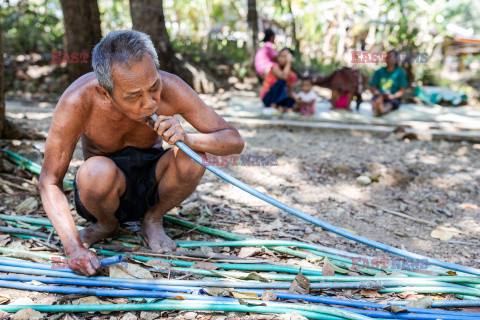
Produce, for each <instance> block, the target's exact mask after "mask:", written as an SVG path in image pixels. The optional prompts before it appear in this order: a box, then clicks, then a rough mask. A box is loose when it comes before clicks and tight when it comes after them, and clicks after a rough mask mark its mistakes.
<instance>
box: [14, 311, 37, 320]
mask: <svg viewBox="0 0 480 320" xmlns="http://www.w3.org/2000/svg"><path fill="white" fill-rule="evenodd" d="M10 319H12V320H40V319H43V314H41V313H40V312H38V311H35V310H33V309H32V308H26V309H22V310H20V311H18V312H16V313H14V314H13V315H11V316H10Z"/></svg>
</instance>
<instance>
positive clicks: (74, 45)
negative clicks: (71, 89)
mask: <svg viewBox="0 0 480 320" xmlns="http://www.w3.org/2000/svg"><path fill="white" fill-rule="evenodd" d="M60 3H61V4H62V11H63V25H64V26H65V38H64V50H65V52H66V53H67V54H68V58H69V60H71V63H68V61H67V70H68V78H69V81H70V83H72V82H73V81H75V80H76V79H77V78H78V77H80V76H82V75H84V74H85V73H88V72H90V71H92V67H91V66H92V54H91V53H92V50H93V47H94V46H95V45H96V44H97V43H99V42H100V40H101V39H102V30H101V28H100V12H99V10H98V4H97V0H83V1H77V0H60ZM73 53H76V54H78V55H79V59H78V61H76V60H74V58H73V57H74V56H72V54H73ZM81 53H84V54H85V53H88V58H84V57H85V56H86V55H82V54H81Z"/></svg>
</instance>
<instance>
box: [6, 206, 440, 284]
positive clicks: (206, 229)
mask: <svg viewBox="0 0 480 320" xmlns="http://www.w3.org/2000/svg"><path fill="white" fill-rule="evenodd" d="M0 218H2V219H4V220H8V221H12V220H13V221H15V220H18V221H23V222H27V223H32V224H40V225H45V226H51V223H50V221H49V220H47V219H39V218H30V217H16V216H15V217H12V216H8V215H4V214H0ZM164 219H165V220H167V221H171V222H173V223H177V224H179V225H181V226H184V227H189V228H196V230H199V231H202V232H206V233H209V234H212V235H217V236H220V237H225V238H229V239H234V240H236V239H238V240H239V241H267V242H270V243H274V242H275V241H279V240H257V239H255V238H248V237H245V236H242V235H237V234H234V233H230V232H226V231H221V230H217V229H214V228H209V227H205V226H200V225H198V224H195V223H192V222H188V221H184V220H180V219H177V218H174V217H170V216H165V217H164ZM279 242H280V243H281V244H282V245H292V246H294V245H296V244H297V242H289V241H279ZM298 243H300V244H301V242H298ZM123 244H124V245H126V244H127V243H125V242H124V243H123ZM214 244H215V245H220V244H221V243H216V242H214ZM259 245H260V244H259ZM306 245H307V244H306ZM181 246H182V245H181ZM313 246H315V245H313ZM315 247H316V246H315ZM271 249H273V250H275V251H277V252H281V253H285V254H290V255H293V256H296V257H299V258H304V259H313V260H316V259H318V256H317V255H315V254H311V253H307V252H303V251H298V250H293V249H291V248H288V247H282V246H275V247H272V248H271ZM322 255H323V256H327V257H328V258H330V259H332V260H333V261H331V262H332V264H334V265H336V266H338V267H340V268H349V266H348V265H347V266H345V265H343V264H342V263H338V262H337V261H341V262H344V263H350V264H351V261H349V260H351V259H349V258H345V257H341V256H337V255H333V254H329V253H325V252H322ZM359 256H360V255H359ZM360 267H362V269H361V270H362V272H363V273H367V274H371V275H375V274H376V273H377V272H378V271H379V270H383V269H381V268H378V269H373V268H369V267H367V268H365V267H364V266H360ZM272 271H273V270H272ZM395 271H397V272H399V273H403V274H406V275H408V276H417V277H424V278H427V277H428V275H425V274H422V273H417V272H413V271H408V270H397V269H395ZM444 274H446V273H444Z"/></svg>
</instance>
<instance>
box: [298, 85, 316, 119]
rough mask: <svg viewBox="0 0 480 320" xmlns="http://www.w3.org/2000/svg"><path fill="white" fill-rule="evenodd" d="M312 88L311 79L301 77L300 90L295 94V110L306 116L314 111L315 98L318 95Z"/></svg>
mask: <svg viewBox="0 0 480 320" xmlns="http://www.w3.org/2000/svg"><path fill="white" fill-rule="evenodd" d="M312 89H313V82H312V79H311V78H306V79H303V80H302V91H300V92H299V93H298V95H297V99H296V102H297V103H296V106H295V110H297V111H298V112H299V113H301V114H303V115H306V116H311V115H313V114H314V113H315V101H316V100H317V97H318V95H317V93H316V92H315V91H313V90H312Z"/></svg>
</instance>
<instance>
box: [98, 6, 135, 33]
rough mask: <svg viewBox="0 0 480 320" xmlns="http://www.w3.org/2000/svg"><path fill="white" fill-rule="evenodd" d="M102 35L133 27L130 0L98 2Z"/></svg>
mask: <svg viewBox="0 0 480 320" xmlns="http://www.w3.org/2000/svg"><path fill="white" fill-rule="evenodd" d="M98 10H99V11H100V20H101V26H102V33H103V34H104V35H106V34H107V33H108V32H109V31H112V30H119V29H129V28H131V27H132V19H131V17H130V7H129V5H128V0H102V1H98Z"/></svg>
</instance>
